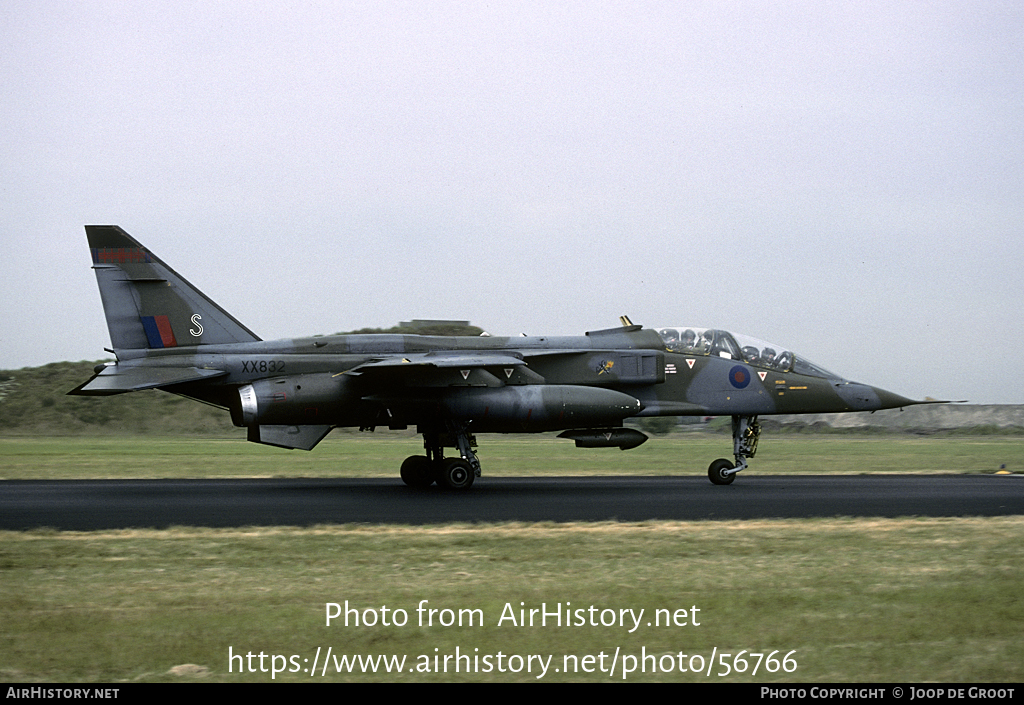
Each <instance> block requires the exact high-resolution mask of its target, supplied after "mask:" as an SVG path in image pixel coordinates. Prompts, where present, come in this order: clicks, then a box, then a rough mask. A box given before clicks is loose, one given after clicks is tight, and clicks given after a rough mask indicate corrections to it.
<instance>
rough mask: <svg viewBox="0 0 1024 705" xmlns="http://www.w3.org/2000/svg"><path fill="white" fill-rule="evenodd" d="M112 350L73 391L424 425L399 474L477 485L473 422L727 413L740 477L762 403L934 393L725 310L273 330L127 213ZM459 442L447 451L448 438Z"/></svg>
mask: <svg viewBox="0 0 1024 705" xmlns="http://www.w3.org/2000/svg"><path fill="white" fill-rule="evenodd" d="M85 231H86V235H87V237H88V240H89V248H90V250H91V252H92V267H93V269H94V270H95V272H96V279H97V282H98V283H99V289H100V296H101V298H102V301H103V309H104V312H105V314H106V319H107V327H108V328H109V330H110V340H111V343H112V348H109V349H107V350H108V352H111V353H113V354H114V356H115V358H116V362H108V363H106V364H104V365H100V366H98V367H97V368H96V370H95V372H96V374H95V375H93V377H92V378H90V379H89V380H88V381H87V382H85V383H83V384H81V385H79V386H78V387H76V388H75V389H74V390H72V391H71V392H69V394H78V395H90V396H97V395H98V396H102V395H111V394H122V393H126V392H136V391H140V390H144V389H161V390H163V391H166V392H170V393H172V394H178V395H181V396H184V397H188V398H191V399H195V400H198V401H201V402H205V403H208V404H213V405H215V406H218V407H221V408H222V409H225V410H226V411H228V412H230V414H231V420H232V422H233V423H234V424H235V425H236V426H239V427H244V428H246V429H247V434H248V440H250V441H253V442H255V443H264V444H267V445H272V446H279V447H282V448H293V449H302V450H312V448H313V447H314V446H316V444H317V443H319V442H320V441H321V440H323V438H324V437H325V436H326V435H327V434H328V433H329V432H330V431H331V429H334V428H338V427H358V428H360V429H362V430H373V429H374V428H375V427H377V426H386V427H388V428H391V429H404V428H408V427H409V426H415V428H416V432H417V433H419V434H422V435H423V448H424V454H423V455H414V456H411V457H409V458H407V459H406V460H405V461H404V462H403V463H402V467H401V471H400V473H401V477H402V480H403V481H404V482H405V483H406V484H407V485H409V486H411V487H415V488H425V487H428V486H430V485H431V484H434V483H436V484H438V485H440V486H441V487H445V488H448V489H452V490H467V489H469V488H470V487H471V486H472V485H473V482H474V480H475V479H476V478H477V477H479V476H480V461H479V459H478V458H477V454H476V451H475V448H476V447H477V444H476V434H478V433H540V432H548V431H562V433H561V434H560V437H561V438H567V439H571V440H574V441H575V442H576V445H577V446H578V447H584V448H601V447H605V448H615V447H617V448H620V449H623V450H627V449H630V448H635V447H636V446H638V445H640V444H641V443H643V442H644V441H646V440H647V436H646V435H645V434H644V433H642V432H641V431H638V430H636V429H635V428H627V427H625V426H623V422H624V421H626V420H627V419H636V418H643V417H649V416H731V417H732V435H733V457H734V460H729V459H726V458H722V459H718V460H715V461H714V462H713V463H711V466H710V467H709V468H708V477H709V478H710V480H711V482H713V483H714V484H716V485H728V484H730V483H732V482H733V480H734V479H735V478H736V473H738V472H740V471H742V470H744V469H746V468H747V467H748V460H749V459H751V458H753V457H754V454H755V452H756V450H757V442H758V438H759V437H760V435H761V426H760V424H759V423H758V420H757V419H758V416H761V415H769V414H801V413H823V412H844V411H874V410H876V409H891V408H897V407H904V406H910V405H912V404H924V403H933V402H932V401H931V400H928V401H913V400H910V399H907V398H905V397H902V396H899V395H898V394H894V393H892V392H888V391H885V390H884V389H879V388H877V387H872V386H869V385H866V384H860V383H857V382H851V381H849V380H847V379H844V378H843V377H841V376H840V375H837V374H835V373H832V372H829V371H828V370H826V369H824V368H822V367H819V366H818V365H815V364H813V363H812V362H810V361H809V360H807V359H806V358H803V357H801V356H800V355H798V354H796V353H794V352H793V351H791V350H789V349H788V348H786V347H783V346H779V345H773V344H771V343H767V342H764V341H761V340H756V339H753V338H749V337H746V336H742V335H738V334H734V333H730V332H728V331H725V330H720V329H717V328H703V327H694V326H689V327H688V326H669V327H665V328H656V329H646V328H643V327H642V326H639V325H634V324H633V323H632V322H631V321H630V320H629V319H628V318H627V317H625V316H623V317H622V318H621V319H620V323H621V325H620V326H618V327H615V328H608V329H605V330H595V331H590V332H587V333H585V334H584V335H582V336H572V337H570V336H565V337H554V336H537V337H532V336H523V337H497V336H493V337H492V336H486V335H485V336H481V337H440V336H426V335H393V334H374V335H336V336H326V337H310V338H295V339H287V340H274V341H264V340H262V339H260V338H259V337H258V336H257V335H256V334H255V333H253V332H252V331H251V330H249V329H248V328H246V327H245V326H244V325H243V324H242V323H240V322H239V321H238V320H237V319H235V318H234V317H233V316H232V315H231V314H229V313H228V312H227V311H225V310H224V309H222V308H221V307H220V306H218V305H217V304H216V303H214V302H213V301H212V300H211V299H210V298H209V297H207V296H206V295H205V294H203V293H202V292H201V291H199V290H198V289H197V288H196V287H194V286H193V285H192V284H190V283H189V282H188V281H186V280H185V279H184V278H183V277H182V276H181V275H179V274H178V273H177V272H175V271H174V270H173V269H171V268H170V267H169V266H168V265H166V264H165V263H164V262H163V261H162V260H161V259H160V258H158V257H157V256H156V255H154V254H153V253H152V252H150V251H149V250H148V249H147V248H146V247H144V246H143V245H141V244H140V243H139V242H138V241H136V240H135V239H134V238H132V237H131V236H130V235H128V233H126V232H125V231H124V230H122V229H121V228H120V227H118V226H116V225H87V226H85ZM446 448H451V449H454V450H455V453H454V454H453V455H452V456H451V457H445V449H446Z"/></svg>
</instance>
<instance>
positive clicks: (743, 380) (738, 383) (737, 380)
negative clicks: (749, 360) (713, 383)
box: [729, 365, 750, 389]
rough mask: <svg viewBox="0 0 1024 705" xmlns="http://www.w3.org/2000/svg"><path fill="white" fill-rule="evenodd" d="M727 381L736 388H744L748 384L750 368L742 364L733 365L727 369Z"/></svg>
mask: <svg viewBox="0 0 1024 705" xmlns="http://www.w3.org/2000/svg"><path fill="white" fill-rule="evenodd" d="M729 381H730V382H732V386H734V387H736V389H746V387H747V385H748V384H750V370H748V369H747V368H746V367H744V366H743V365H735V366H734V367H733V368H732V369H731V370H729Z"/></svg>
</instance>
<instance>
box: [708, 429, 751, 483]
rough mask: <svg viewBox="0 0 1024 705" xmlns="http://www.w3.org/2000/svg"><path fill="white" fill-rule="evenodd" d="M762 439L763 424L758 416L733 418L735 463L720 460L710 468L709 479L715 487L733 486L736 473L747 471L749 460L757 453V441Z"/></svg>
mask: <svg viewBox="0 0 1024 705" xmlns="http://www.w3.org/2000/svg"><path fill="white" fill-rule="evenodd" d="M760 438H761V424H759V423H758V422H757V417H756V416H733V417H732V449H733V454H734V455H735V457H736V462H735V463H733V462H732V461H730V460H726V459H725V458H719V459H718V460H716V461H715V462H713V463H711V465H710V466H709V467H708V479H709V480H711V482H712V484H715V485H731V484H732V482H733V480H735V479H736V473H738V472H740V471H741V470H746V469H747V458H753V457H754V454H755V453H757V441H758V439H760Z"/></svg>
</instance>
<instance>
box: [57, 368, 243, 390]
mask: <svg viewBox="0 0 1024 705" xmlns="http://www.w3.org/2000/svg"><path fill="white" fill-rule="evenodd" d="M226 374H227V372H224V371H223V370H204V369H200V368H198V367H129V368H127V369H121V368H119V366H118V365H111V366H109V367H107V368H105V369H104V370H103V371H102V372H100V373H99V374H97V375H94V376H93V378H92V379H90V380H89V381H88V382H86V383H85V384H82V385H79V386H78V387H75V388H74V389H72V390H71V391H70V392H68V394H76V395H80V396H108V395H110V394H123V393H124V392H137V391H139V390H141V389H155V388H157V387H166V386H168V385H171V384H181V383H183V382H197V381H199V380H204V379H212V378H214V377H222V376H224V375H226Z"/></svg>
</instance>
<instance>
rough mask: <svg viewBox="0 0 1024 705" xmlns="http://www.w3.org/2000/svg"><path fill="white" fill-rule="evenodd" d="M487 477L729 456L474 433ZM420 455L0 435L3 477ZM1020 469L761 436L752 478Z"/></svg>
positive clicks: (876, 445)
mask: <svg viewBox="0 0 1024 705" xmlns="http://www.w3.org/2000/svg"><path fill="white" fill-rule="evenodd" d="M479 441H480V449H479V455H480V461H481V463H482V464H483V468H484V477H485V478H486V477H487V476H495V477H501V476H522V475H634V474H637V475H703V474H705V473H706V472H707V466H708V464H709V463H710V462H711V461H712V460H714V459H715V458H721V457H730V456H731V455H732V440H731V438H730V437H729V436H728V435H724V434H708V433H676V434H672V435H670V436H665V437H660V438H658V437H656V438H652V439H651V440H649V441H647V443H645V444H644V445H642V446H640V447H639V448H635V449H633V450H629V451H620V450H618V449H615V448H596V449H583V448H576V447H575V445H574V444H573V443H572V441H567V440H564V439H558V438H555V437H554V436H553V435H550V434H545V435H538V436H501V435H494V436H480V437H479ZM422 452H423V446H422V441H421V440H420V438H419V436H415V435H413V434H412V433H411V432H388V431H385V432H379V431H378V432H377V433H372V434H370V433H341V432H338V431H335V432H334V433H333V434H331V435H330V436H328V437H327V438H326V439H325V440H324V441H323V442H322V443H320V445H318V446H317V447H316V448H315V449H314V450H313V451H311V452H305V451H288V450H283V449H280V448H271V447H268V446H261V445H258V444H254V443H248V442H246V441H245V440H244V437H243V435H242V434H241V433H239V434H238V435H236V436H234V437H230V438H215V437H214V438H211V437H201V438H179V437H166V436H124V437H120V438H118V437H110V436H99V437H84V436H73V437H36V436H25V437H10V436H8V437H0V479H3V480H12V479H91V478H133V477H134V478H203V477H211V478H212V477H396V478H397V477H398V468H399V466H400V465H401V463H402V460H403V459H404V458H406V457H407V456H409V455H414V454H420V453H422ZM1001 465H1005V466H1006V467H1007V468H1008V469H1009V470H1011V471H1014V470H1015V471H1022V469H1024V437H1021V436H932V437H923V438H922V437H915V436H908V435H897V434H892V435H888V434H886V435H879V436H874V435H864V436H857V435H842V434H811V435H802V434H779V435H773V436H770V435H768V434H766V436H765V438H764V439H763V440H762V441H761V445H760V447H759V449H758V455H757V457H756V458H755V459H754V460H753V462H752V463H751V469H750V470H749V471H747V472H749V473H750V474H765V475H769V474H792V473H799V474H864V473H908V472H909V473H992V472H995V471H997V470H998V469H999V467H1000V466H1001Z"/></svg>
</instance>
